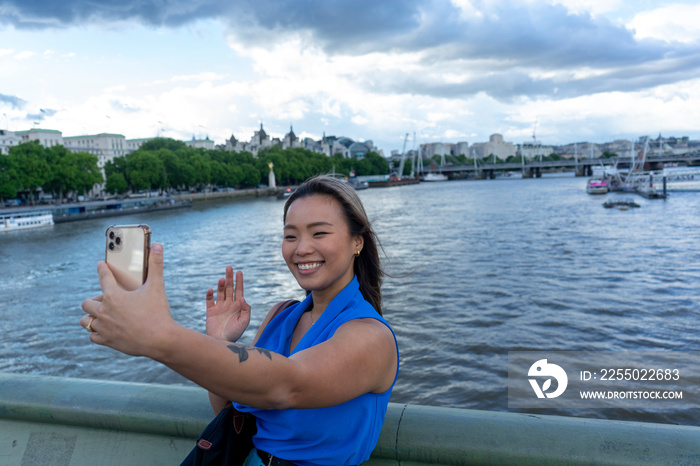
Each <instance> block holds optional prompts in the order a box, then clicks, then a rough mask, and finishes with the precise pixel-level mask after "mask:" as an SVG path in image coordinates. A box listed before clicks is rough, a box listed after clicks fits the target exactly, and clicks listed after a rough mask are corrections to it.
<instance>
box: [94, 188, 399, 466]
mask: <svg viewBox="0 0 700 466" xmlns="http://www.w3.org/2000/svg"><path fill="white" fill-rule="evenodd" d="M282 254H283V256H284V260H285V261H286V263H287V267H289V270H290V271H291V272H292V275H294V277H295V278H296V280H297V282H298V283H299V285H300V286H301V287H302V288H303V289H304V290H306V291H307V297H306V299H305V300H304V301H303V302H301V303H298V304H295V305H292V306H290V307H288V308H287V309H284V310H282V311H281V312H279V314H277V315H276V316H274V317H273V314H274V313H275V312H276V311H277V309H276V307H277V306H276V307H275V308H273V309H272V310H271V311H270V312H269V313H268V315H267V317H266V318H265V319H264V320H263V322H262V324H261V325H260V328H259V329H258V332H257V335H256V336H255V339H254V341H253V346H251V347H244V346H243V345H240V344H238V343H235V342H236V340H237V339H238V338H240V336H241V335H242V334H243V332H244V330H245V329H246V327H247V326H248V323H249V320H250V306H248V305H247V303H246V302H245V299H244V298H243V275H242V273H241V272H237V273H236V277H235V282H234V274H233V270H232V269H231V267H227V268H226V274H225V278H222V279H220V280H219V282H218V285H217V290H216V296H214V291H213V290H212V289H210V290H208V291H207V294H206V303H207V324H206V326H207V335H203V334H201V333H199V332H196V331H194V330H191V329H187V328H185V327H182V326H180V325H178V324H177V323H176V322H174V321H173V320H172V318H171V317H170V311H169V305H168V301H167V298H166V296H165V288H164V284H163V248H162V246H161V245H160V244H157V243H156V244H154V245H153V246H152V248H151V254H150V258H149V277H148V280H147V281H146V283H145V284H144V285H143V286H142V287H141V288H139V289H138V290H136V291H134V292H126V291H124V290H122V289H121V288H120V287H119V285H118V284H117V283H116V281H115V279H114V276H113V275H112V273H111V271H110V269H109V267H108V266H107V265H106V264H105V263H104V262H100V263H98V275H99V278H100V285H101V287H102V291H103V295H102V296H99V297H96V298H91V299H87V300H85V301H84V302H83V310H84V311H85V312H86V313H87V314H88V315H87V316H85V317H83V318H82V319H81V325H82V326H83V327H85V328H86V329H88V330H91V334H90V340H91V341H93V342H94V343H97V344H101V345H107V346H110V347H112V348H114V349H117V350H119V351H122V352H124V353H127V354H131V355H135V356H147V357H150V358H152V359H154V360H156V361H159V362H161V363H163V364H165V365H166V366H168V367H170V368H172V369H173V370H175V371H177V372H178V373H180V374H182V375H183V376H185V377H187V378H189V379H190V380H192V381H193V382H195V383H197V384H198V385H200V386H202V387H204V388H205V389H207V390H208V391H209V393H210V400H211V404H212V408H213V409H214V412H215V413H216V412H218V411H219V410H220V409H221V408H222V407H223V406H224V405H225V404H226V402H227V401H229V400H230V401H233V402H234V406H235V407H236V408H237V409H238V410H240V411H247V412H251V413H252V414H254V415H255V416H256V418H257V427H258V430H257V434H256V436H255V437H254V439H253V442H254V444H255V447H256V448H255V449H253V451H252V452H251V454H250V455H249V456H248V459H247V460H246V464H249V465H258V464H263V459H264V464H270V461H271V459H272V458H271V457H274V458H278V459H281V460H286V461H291V462H293V463H295V464H298V465H301V466H307V465H308V466H311V465H340V464H345V465H352V464H359V463H361V462H363V461H365V460H367V459H368V458H369V455H370V453H371V452H372V450H373V449H374V447H375V445H376V442H377V439H378V437H379V432H380V430H381V427H382V424H383V421H384V414H385V411H386V407H387V404H388V401H389V396H390V394H391V390H392V388H393V386H394V383H395V381H396V376H397V374H398V364H399V356H398V347H397V344H396V338H395V336H394V334H393V331H392V330H391V328H390V327H389V325H388V324H387V323H386V321H385V320H384V319H383V318H382V316H381V291H380V285H381V279H382V272H381V269H380V265H379V254H378V250H377V243H376V239H375V237H374V233H373V231H372V228H371V225H370V223H369V221H368V219H367V215H366V213H365V211H364V208H363V207H362V203H361V201H360V200H359V198H358V197H357V194H356V193H355V192H354V190H353V189H352V188H351V187H349V186H347V185H346V184H345V183H342V182H341V181H338V180H336V179H334V178H330V177H325V176H319V177H315V178H312V179H311V180H309V181H307V182H306V183H304V184H303V185H302V186H301V187H299V189H297V190H296V191H295V192H294V194H293V195H292V196H290V197H289V199H288V200H287V202H286V204H285V206H284V238H283V240H282Z"/></svg>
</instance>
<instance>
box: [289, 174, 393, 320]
mask: <svg viewBox="0 0 700 466" xmlns="http://www.w3.org/2000/svg"><path fill="white" fill-rule="evenodd" d="M314 195H322V196H330V197H332V198H333V199H335V200H336V201H338V203H339V204H340V205H341V207H342V209H343V214H344V215H345V218H346V220H347V222H348V225H349V226H350V234H351V235H353V236H361V237H362V239H363V240H364V245H363V246H362V252H361V253H360V256H359V257H356V258H355V265H354V271H355V275H356V276H357V281H358V282H359V284H360V292H361V293H362V296H364V298H365V299H366V300H367V301H368V302H369V303H370V304H371V305H372V306H374V309H376V311H377V312H378V313H379V315H382V291H381V286H382V280H383V279H384V271H383V270H382V267H381V264H380V263H379V249H378V247H377V243H378V241H377V237H376V236H375V234H374V230H372V225H371V224H370V222H369V219H368V218H367V213H366V212H365V208H364V206H363V205H362V201H361V200H360V197H359V196H358V195H357V192H355V189H354V188H353V187H352V186H350V185H348V184H347V183H345V182H343V181H340V180H338V179H337V178H333V177H330V176H326V175H319V176H315V177H313V178H310V179H308V180H307V181H305V182H304V184H302V185H301V186H299V188H297V189H296V190H295V191H294V192H293V193H292V195H291V196H289V198H288V199H287V202H286V203H285V204H284V216H283V221H285V222H286V221H287V211H288V210H289V206H291V205H292V202H294V201H296V200H297V199H301V198H304V197H308V196H314Z"/></svg>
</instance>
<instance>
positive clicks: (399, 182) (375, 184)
mask: <svg viewBox="0 0 700 466" xmlns="http://www.w3.org/2000/svg"><path fill="white" fill-rule="evenodd" d="M367 183H368V184H369V187H370V188H390V187H393V186H404V185H407V184H418V183H420V178H418V177H413V178H411V177H408V178H407V177H399V176H398V175H396V174H391V175H390V176H389V177H388V178H384V179H382V180H369V181H368V182H367Z"/></svg>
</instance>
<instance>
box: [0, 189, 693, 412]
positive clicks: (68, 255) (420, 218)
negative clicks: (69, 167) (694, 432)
mask: <svg viewBox="0 0 700 466" xmlns="http://www.w3.org/2000/svg"><path fill="white" fill-rule="evenodd" d="M585 183H586V181H585V179H583V178H574V177H572V176H560V177H549V178H548V177H545V178H541V179H528V180H521V179H497V180H486V181H451V182H443V183H421V184H419V185H412V186H404V187H397V188H375V189H369V190H364V191H361V192H360V196H361V198H362V200H363V202H364V203H365V206H366V209H367V211H368V214H369V216H370V218H371V220H372V221H373V223H374V226H375V229H376V231H377V234H378V236H379V238H380V240H381V242H382V245H383V247H384V250H385V251H386V256H387V258H386V260H385V266H386V269H387V271H388V272H389V273H390V274H391V275H393V276H395V277H396V278H387V279H386V280H385V285H384V287H383V292H384V314H385V316H386V318H387V319H388V320H389V322H390V323H391V324H392V327H393V328H394V330H395V332H396V334H397V338H398V341H399V345H400V350H401V373H400V376H399V380H398V382H397V385H396V388H395V390H394V393H393V395H392V401H394V402H406V403H414V404H424V405H434V406H447V407H459V408H471V409H482V410H497V411H509V408H508V387H507V376H508V351H546V350H552V351H554V350H558V351H623V350H634V351H639V350H655V351H674V352H690V351H694V352H697V351H699V350H700V304H699V301H698V293H699V290H700V263H699V262H698V232H699V231H700V215H699V213H700V194H698V193H674V194H672V195H671V196H670V197H669V198H668V199H666V200H646V199H643V198H641V197H639V198H635V200H636V201H637V202H638V203H639V204H641V207H640V208H637V209H629V210H627V211H621V210H618V209H605V208H603V207H602V202H603V201H604V200H605V199H606V197H607V198H610V197H612V196H613V195H612V194H608V195H607V196H602V197H601V196H591V195H588V194H586V192H585ZM282 206H283V202H282V201H278V200H276V199H274V198H258V199H250V200H236V201H229V202H218V203H207V204H195V205H194V206H193V207H192V208H189V209H180V210H176V211H170V212H158V213H150V214H145V213H144V214H133V215H130V216H128V217H118V218H112V219H99V220H87V221H81V222H76V223H64V224H59V225H55V226H53V227H50V228H43V229H37V230H34V231H22V232H12V233H6V234H2V235H0V296H1V297H2V301H1V303H0V335H1V337H0V371H4V372H16V373H25V374H42V375H57V376H68V377H77V378H96V379H108V380H119V381H138V382H152V383H164V384H184V385H187V384H191V383H190V382H189V381H187V380H185V379H184V378H182V377H181V376H179V375H177V374H175V373H173V372H172V371H170V370H169V369H167V368H165V367H163V366H161V365H159V364H157V363H155V362H153V361H150V360H148V359H145V358H131V357H128V356H124V355H122V354H119V353H117V352H115V351H113V350H111V349H108V348H104V347H99V346H96V345H93V344H91V343H90V342H89V340H88V336H87V333H86V332H85V330H84V329H83V328H82V327H80V326H79V324H78V320H79V319H80V317H82V316H83V312H82V310H81V309H80V303H81V301H82V300H83V299H84V298H86V297H89V296H94V295H96V294H99V288H98V283H97V276H96V272H95V264H96V262H97V261H98V260H100V259H101V258H102V257H103V255H104V232H105V230H106V228H107V226H108V225H110V224H114V223H148V224H149V225H150V226H151V229H152V230H153V240H154V241H157V242H162V243H163V244H164V245H165V280H166V290H167V293H168V297H169V300H170V304H171V308H172V314H173V316H174V318H175V319H176V320H177V321H179V322H180V323H182V324H184V325H187V326H189V327H192V328H195V329H199V330H201V331H203V330H204V312H205V310H204V309H205V308H204V294H205V292H206V290H207V288H209V287H212V286H215V284H216V281H217V279H218V278H219V277H220V276H222V275H223V271H224V268H225V267H226V266H227V265H233V267H234V268H236V269H241V270H243V271H244V274H245V293H246V299H247V301H248V302H249V303H250V304H251V306H252V308H253V317H252V323H251V326H250V328H249V329H248V331H247V332H246V334H245V335H244V337H243V340H242V342H244V343H245V342H249V341H250V339H252V336H253V334H254V332H255V330H256V329H257V327H258V325H259V323H260V321H261V319H262V318H263V316H264V315H265V313H266V311H267V310H268V309H269V308H270V307H271V306H272V305H273V304H274V303H276V302H278V301H280V300H283V299H287V298H299V299H300V298H303V292H302V291H301V290H300V289H299V288H298V286H297V284H296V282H295V281H294V279H293V278H292V276H291V274H290V273H289V272H288V270H287V269H286V266H285V264H284V261H283V259H282V256H281V252H280V243H281V238H282V231H281V227H282V221H281V217H282ZM410 272H412V273H410ZM407 274H408V275H407ZM693 389H694V390H697V384H696V385H695V386H694V387H693ZM510 411H515V410H513V409H511V410H510ZM520 411H527V410H520ZM533 412H534V411H533ZM537 412H541V413H543V414H563V415H571V416H585V417H599V418H609V419H625V420H642V421H652V422H665V423H677V424H691V425H700V410H699V409H698V407H697V406H686V407H685V408H684V409H678V408H674V409H659V408H658V407H656V406H655V405H651V404H650V407H649V409H645V408H641V409H571V410H566V409H564V410H561V409H558V410H541V411H537Z"/></svg>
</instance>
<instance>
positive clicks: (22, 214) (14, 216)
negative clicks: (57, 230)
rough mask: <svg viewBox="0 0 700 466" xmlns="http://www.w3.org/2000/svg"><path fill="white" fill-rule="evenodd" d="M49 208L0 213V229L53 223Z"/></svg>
mask: <svg viewBox="0 0 700 466" xmlns="http://www.w3.org/2000/svg"><path fill="white" fill-rule="evenodd" d="M53 224H54V222H53V213H52V212H51V211H50V210H36V211H17V212H12V213H5V214H2V215H0V231H14V230H27V229H30V228H41V227H48V226H51V225H53Z"/></svg>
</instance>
